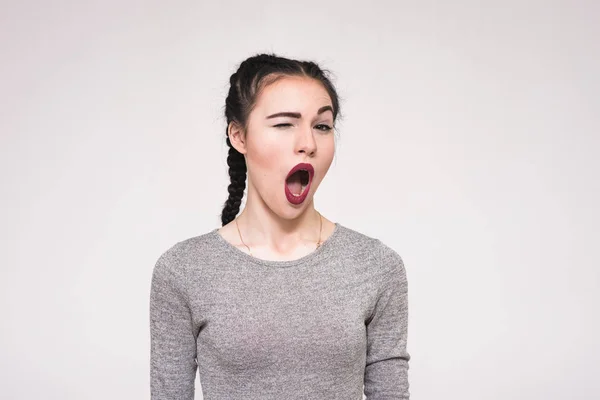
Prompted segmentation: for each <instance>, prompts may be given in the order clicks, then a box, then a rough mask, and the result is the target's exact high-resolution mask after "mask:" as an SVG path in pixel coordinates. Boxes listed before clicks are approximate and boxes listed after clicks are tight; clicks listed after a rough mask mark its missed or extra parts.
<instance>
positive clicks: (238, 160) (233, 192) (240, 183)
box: [221, 137, 246, 226]
mask: <svg viewBox="0 0 600 400" xmlns="http://www.w3.org/2000/svg"><path fill="white" fill-rule="evenodd" d="M226 141H227V145H228V146H229V155H228V156H227V164H228V165H229V179H230V183H229V186H228V187H227V191H228V192H229V197H228V198H227V200H226V201H225V204H224V206H223V212H222V213H221V223H222V225H223V226H225V225H227V224H228V223H229V222H231V221H233V220H234V219H235V217H236V216H237V214H238V212H239V211H240V205H241V204H242V197H244V189H246V160H245V159H244V155H243V154H242V153H240V152H239V151H237V150H236V149H235V148H234V147H233V146H232V145H231V141H230V140H229V137H227V140H226Z"/></svg>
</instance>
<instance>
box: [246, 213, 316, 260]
mask: <svg viewBox="0 0 600 400" xmlns="http://www.w3.org/2000/svg"><path fill="white" fill-rule="evenodd" d="M317 214H319V221H321V224H320V225H321V227H320V229H319V241H318V242H317V249H318V248H319V247H321V245H322V244H323V241H322V240H321V235H322V233H323V216H322V215H321V213H320V212H318V211H317ZM235 226H237V230H238V234H239V235H240V240H241V241H242V243H243V244H244V246H246V247H247V248H248V251H249V252H250V255H252V251H251V250H250V247H248V245H247V244H246V243H245V242H244V239H242V233H241V232H240V226H239V225H238V221H237V218H236V219H235Z"/></svg>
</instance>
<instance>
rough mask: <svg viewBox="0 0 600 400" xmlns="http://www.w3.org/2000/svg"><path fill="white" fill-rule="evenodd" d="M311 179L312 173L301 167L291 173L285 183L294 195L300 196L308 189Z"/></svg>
mask: <svg viewBox="0 0 600 400" xmlns="http://www.w3.org/2000/svg"><path fill="white" fill-rule="evenodd" d="M309 180H310V175H309V173H308V171H307V170H305V169H299V170H297V171H296V172H294V173H293V174H292V175H290V176H289V177H288V178H287V180H286V181H285V183H286V185H287V187H288V189H289V190H290V193H291V194H292V195H293V196H296V197H300V196H301V195H302V194H303V193H304V190H306V187H307V186H308V181H309Z"/></svg>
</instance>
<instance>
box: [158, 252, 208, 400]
mask: <svg viewBox="0 0 600 400" xmlns="http://www.w3.org/2000/svg"><path fill="white" fill-rule="evenodd" d="M169 261H171V260H169V257H168V255H167V254H166V253H165V254H163V255H162V256H161V257H160V258H159V259H158V261H157V262H156V265H155V267H154V270H153V273H152V283H151V289H150V342H151V345H150V347H151V350H150V397H151V399H152V400H193V399H194V391H195V389H194V380H195V378H196V370H197V367H198V366H197V364H196V339H195V337H194V334H193V327H192V318H191V311H190V307H189V304H188V301H187V295H186V292H185V290H184V283H185V276H184V275H183V272H182V271H181V270H180V269H177V268H175V265H172V263H170V262H169Z"/></svg>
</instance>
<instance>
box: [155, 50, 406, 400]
mask: <svg viewBox="0 0 600 400" xmlns="http://www.w3.org/2000/svg"><path fill="white" fill-rule="evenodd" d="M230 84H231V87H230V90H229V94H228V96H227V99H226V101H225V116H226V119H227V131H226V137H227V139H226V142H227V145H228V146H229V156H228V158H227V162H228V165H229V176H230V177H231V184H230V185H229V198H228V199H227V201H226V202H225V205H224V208H223V211H222V214H221V222H222V226H221V227H220V228H215V229H214V230H212V231H210V232H208V233H204V234H201V235H199V236H196V237H192V238H189V239H186V240H183V241H181V242H178V243H176V244H175V245H173V246H172V247H171V248H169V249H168V250H166V251H165V252H164V253H163V254H162V255H161V256H160V258H159V259H158V261H157V262H156V265H155V267H154V272H153V275H152V285H151V293H150V331H151V374H150V377H151V394H152V399H154V400H158V399H165V400H166V399H172V400H175V399H177V400H192V399H193V398H194V392H195V387H194V381H195V376H196V372H197V370H198V369H199V373H200V382H201V387H202V392H203V398H204V399H205V400H226V399H227V400H232V399H278V400H281V399H286V400H292V399H319V400H321V399H328V400H331V399H340V400H361V399H362V398H363V394H365V395H366V396H367V399H369V400H376V399H388V400H389V399H408V398H409V384H408V362H409V360H410V356H409V354H408V352H407V350H406V345H407V323H408V292H407V279H406V272H405V269H404V264H403V262H402V259H401V258H400V256H399V255H398V253H396V252H395V251H394V250H393V249H391V248H390V247H388V246H386V245H385V244H383V243H382V242H381V241H380V240H379V239H376V238H372V237H369V236H367V235H365V234H362V233H359V232H357V231H355V230H353V229H350V228H349V227H346V226H344V225H342V224H340V223H339V222H332V221H330V220H328V219H327V218H325V217H324V216H323V215H321V213H319V212H318V211H317V210H316V209H315V205H314V201H313V198H314V195H315V192H316V191H317V189H318V187H319V185H320V184H321V182H322V181H323V179H324V178H325V175H326V173H327V171H328V169H329V167H330V165H331V162H332V160H333V156H334V150H335V140H334V139H335V136H334V127H335V122H336V118H337V117H338V114H339V100H338V95H337V93H336V90H335V88H334V87H333V85H332V83H331V81H330V79H329V78H328V77H327V75H326V73H325V71H323V70H322V69H321V68H319V66H318V65H316V64H315V63H313V62H308V61H298V60H291V59H287V58H283V57H278V56H276V55H271V54H260V55H256V56H254V57H250V58H248V59H247V60H245V61H244V62H242V63H241V64H240V66H239V69H238V70H237V72H235V73H234V74H233V75H232V76H231V79H230ZM246 179H248V193H247V201H246V204H245V207H244V209H243V211H242V212H241V213H240V214H239V215H238V212H239V208H240V204H241V199H242V196H243V193H244V190H245V188H246ZM363 392H364V393H363Z"/></svg>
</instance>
